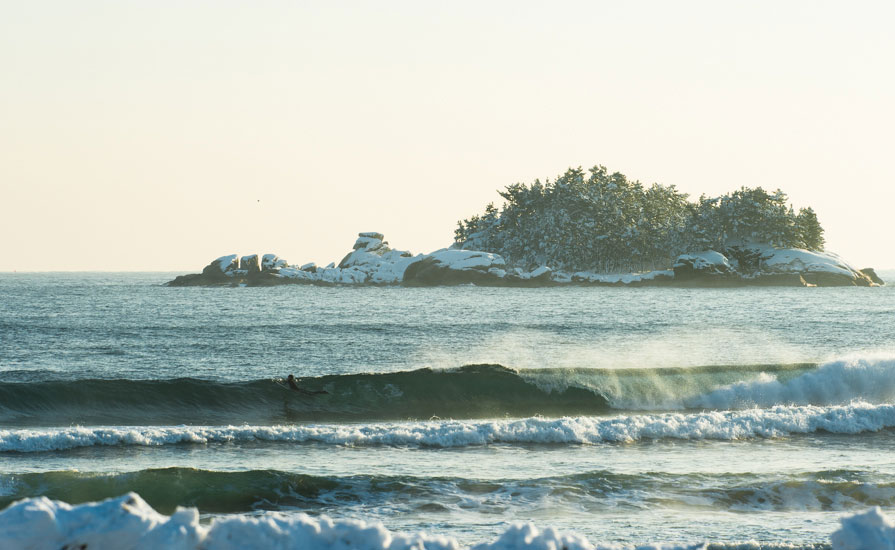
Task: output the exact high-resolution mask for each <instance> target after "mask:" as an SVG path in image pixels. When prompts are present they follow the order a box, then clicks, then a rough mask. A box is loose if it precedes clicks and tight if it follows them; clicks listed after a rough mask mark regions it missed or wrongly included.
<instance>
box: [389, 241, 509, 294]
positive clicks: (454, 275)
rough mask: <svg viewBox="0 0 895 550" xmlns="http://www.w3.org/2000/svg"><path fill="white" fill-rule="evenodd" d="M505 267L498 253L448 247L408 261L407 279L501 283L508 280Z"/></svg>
mask: <svg viewBox="0 0 895 550" xmlns="http://www.w3.org/2000/svg"><path fill="white" fill-rule="evenodd" d="M505 267H506V262H505V261H504V259H503V258H502V257H501V256H499V255H497V254H491V253H489V252H476V251H471V250H457V249H446V248H444V249H441V250H437V251H435V252H433V253H431V254H428V255H426V256H422V257H420V258H419V259H417V260H416V261H415V262H413V263H411V264H410V265H408V266H407V268H406V269H405V270H404V276H403V281H404V284H405V285H409V286H439V285H461V284H470V283H472V284H477V285H500V284H504V282H505V281H504V276H505V274H506V271H505ZM501 274H503V275H504V276H502V275H501Z"/></svg>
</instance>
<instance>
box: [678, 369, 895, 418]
mask: <svg viewBox="0 0 895 550" xmlns="http://www.w3.org/2000/svg"><path fill="white" fill-rule="evenodd" d="M855 400H860V401H863V402H867V403H891V402H892V401H893V400H895V359H891V358H855V359H844V360H839V361H833V362H830V363H825V364H823V365H821V366H819V367H818V368H817V369H816V370H812V371H809V372H806V373H804V374H801V375H799V376H797V377H796V378H793V379H791V380H787V381H785V382H781V381H780V380H778V378H777V376H776V375H774V374H770V373H762V374H761V375H760V376H759V377H758V379H757V380H754V381H749V382H736V383H734V384H730V385H727V386H724V387H722V388H718V389H716V390H713V391H711V392H709V393H707V394H705V395H701V396H699V397H696V398H694V399H691V400H688V401H686V402H685V405H686V406H687V407H690V408H695V407H698V408H712V409H735V408H738V409H742V408H750V407H770V406H773V405H841V404H846V403H851V402H852V401H855Z"/></svg>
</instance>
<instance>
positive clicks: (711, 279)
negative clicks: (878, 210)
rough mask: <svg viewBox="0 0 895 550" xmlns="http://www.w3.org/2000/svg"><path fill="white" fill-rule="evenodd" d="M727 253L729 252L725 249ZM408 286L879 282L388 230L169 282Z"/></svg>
mask: <svg viewBox="0 0 895 550" xmlns="http://www.w3.org/2000/svg"><path fill="white" fill-rule="evenodd" d="M725 254H727V255H725ZM282 284H315V285H404V286H440V285H457V284H475V285H480V286H507V287H533V286H558V285H588V286H688V287H694V286H696V287H701V286H709V287H735V286H865V287H866V286H877V285H881V284H884V283H883V281H882V280H881V279H879V277H877V276H876V274H875V273H874V272H873V270H872V269H863V270H862V269H858V268H856V267H854V266H852V265H850V264H849V263H848V262H846V261H845V260H843V259H842V258H840V257H839V256H838V255H836V254H833V253H829V252H812V251H808V250H801V249H794V248H783V249H778V248H773V247H770V246H766V245H748V246H741V247H732V248H730V249H729V250H725V251H724V254H722V253H721V252H718V251H714V250H705V251H699V252H695V253H691V254H684V255H681V256H679V257H678V258H677V260H676V261H675V262H674V266H673V268H672V269H666V270H657V271H649V272H643V273H623V274H605V273H594V272H590V271H578V272H568V271H562V270H555V269H552V268H551V267H550V266H546V265H543V266H537V267H534V268H531V269H523V268H520V267H515V266H509V265H507V262H506V261H505V260H504V258H503V257H501V256H500V255H498V254H493V253H490V252H482V251H475V250H463V249H457V248H443V249H440V250H436V251H434V252H431V253H429V254H417V255H413V254H411V253H410V252H407V251H403V250H395V249H392V248H390V247H389V246H388V242H386V241H385V238H384V236H383V235H382V234H381V233H376V232H365V233H360V234H359V235H358V239H357V241H356V242H355V243H354V247H353V250H352V251H351V252H349V253H348V254H347V255H346V256H345V257H344V258H343V259H342V261H341V262H339V264H338V265H336V264H335V262H333V263H331V264H329V265H327V266H326V267H318V266H317V265H315V264H313V263H306V264H302V265H292V264H289V263H288V262H287V261H286V260H283V259H281V258H279V257H278V256H277V255H276V254H265V255H264V256H261V257H260V258H259V256H258V255H257V254H255V255H249V256H242V257H238V256H237V255H236V254H231V255H227V256H221V257H220V258H217V259H215V260H213V261H212V262H211V263H209V264H208V265H207V266H206V267H205V268H204V269H203V270H202V272H201V273H196V274H191V275H182V276H180V277H177V278H176V279H174V280H173V281H170V282H169V283H168V286H271V285H282Z"/></svg>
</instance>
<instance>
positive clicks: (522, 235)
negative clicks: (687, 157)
mask: <svg viewBox="0 0 895 550" xmlns="http://www.w3.org/2000/svg"><path fill="white" fill-rule="evenodd" d="M499 194H500V196H501V197H503V198H504V200H505V202H504V204H503V205H502V206H501V207H500V208H497V207H495V206H494V204H493V203H492V204H488V205H487V206H486V207H485V210H484V213H483V214H481V215H475V216H472V217H471V218H469V219H465V220H461V221H459V222H458V224H457V229H456V231H455V232H454V242H453V244H452V245H451V246H450V247H449V248H443V249H441V250H436V251H435V252H431V253H429V254H418V255H416V256H414V255H413V254H411V253H410V252H406V251H402V250H393V249H391V248H390V247H389V246H388V243H387V242H385V239H384V237H383V235H382V234H381V233H375V232H370V233H360V234H359V237H358V239H357V242H355V243H354V249H353V250H352V251H351V252H350V253H348V255H347V256H345V257H344V258H343V259H342V261H341V262H339V263H338V265H337V264H335V263H331V264H330V265H328V266H326V267H323V268H321V267H317V266H316V265H314V264H312V263H308V264H303V265H290V264H289V263H288V262H286V261H285V260H282V259H280V258H279V257H277V256H276V255H275V254H265V255H264V256H263V257H261V258H260V259H259V257H258V256H257V255H251V256H243V257H241V258H237V256H236V255H235V254H233V255H230V256H222V257H220V258H218V259H216V260H214V261H213V262H211V263H210V264H208V266H207V267H205V269H204V270H203V271H202V273H199V274H194V275H184V276H182V277H178V278H177V279H175V280H173V281H171V282H170V283H168V284H169V285H170V286H192V285H232V286H243V285H245V286H259V285H277V284H296V283H298V284H321V285H407V286H436V285H457V284H475V285H488V286H551V285H570V284H574V285H612V286H657V285H667V286H713V287H716V286H722V287H724V286H744V285H753V286H864V287H867V286H876V285H882V284H883V281H882V280H880V278H879V277H877V275H876V273H875V272H874V271H873V269H869V268H868V269H858V268H856V267H854V266H852V265H850V264H849V263H848V262H846V261H845V260H843V259H842V258H840V257H839V256H837V255H836V254H833V253H830V252H826V251H824V237H823V234H824V230H823V227H821V225H820V222H818V220H817V216H816V214H815V213H814V210H812V209H811V208H810V207H808V208H800V209H799V210H798V211H796V210H795V209H794V208H793V206H792V205H790V204H789V202H788V198H787V196H786V194H785V193H783V192H782V191H780V190H779V189H778V190H776V191H773V192H768V191H765V190H764V189H762V188H761V187H755V188H748V187H741V188H740V189H738V190H735V191H733V192H731V193H728V194H726V195H721V196H718V197H706V196H705V195H703V196H700V197H699V199H698V201H695V202H694V201H691V200H690V199H689V197H688V195H687V194H685V193H681V192H680V191H678V190H677V189H676V188H675V187H674V186H673V185H671V186H663V185H660V184H658V183H655V184H653V185H651V186H645V185H643V184H642V183H640V182H639V181H632V180H630V179H628V178H627V177H625V176H624V175H623V174H620V173H618V172H614V173H611V174H610V173H609V171H608V170H607V169H606V168H605V167H603V166H595V167H593V168H591V169H590V170H589V171H587V172H585V171H584V170H582V169H581V168H575V169H573V168H570V169H569V170H568V171H566V173H565V174H562V175H560V176H559V177H557V178H556V179H555V180H554V181H550V180H547V181H546V182H544V183H542V182H541V181H540V180H535V181H534V182H533V183H531V184H527V185H526V184H522V183H516V184H513V185H510V186H508V187H507V188H506V189H505V190H504V191H502V192H499Z"/></svg>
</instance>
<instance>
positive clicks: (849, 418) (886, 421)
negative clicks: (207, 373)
mask: <svg viewBox="0 0 895 550" xmlns="http://www.w3.org/2000/svg"><path fill="white" fill-rule="evenodd" d="M893 427H895V405H869V404H853V405H844V406H832V407H814V406H802V407H784V406H777V407H772V408H769V409H750V410H745V411H725V412H721V411H717V412H703V413H686V414H678V413H665V414H648V415H636V416H616V417H592V416H585V417H574V418H569V417H567V418H559V419H548V418H527V419H523V420H497V421H477V422H475V421H429V422H400V423H375V424H321V425H286V426H251V425H244V426H163V427H73V428H48V429H21V430H0V452H41V451H58V450H67V449H75V448H79V447H92V446H97V445H124V446H129V445H141V446H158V445H176V444H189V443H191V444H201V445H205V444H219V443H231V442H252V441H263V442H280V443H284V444H323V445H355V446H377V445H393V446H412V447H426V446H428V447H467V446H479V445H491V444H500V443H503V444H576V445H586V444H599V443H604V442H625V443H631V442H636V441H643V440H656V439H694V440H701V439H716V440H736V439H751V438H759V437H763V438H770V437H786V436H789V435H793V434H808V433H816V432H827V433H836V434H857V433H863V432H875V431H880V430H884V429H889V428H893Z"/></svg>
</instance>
